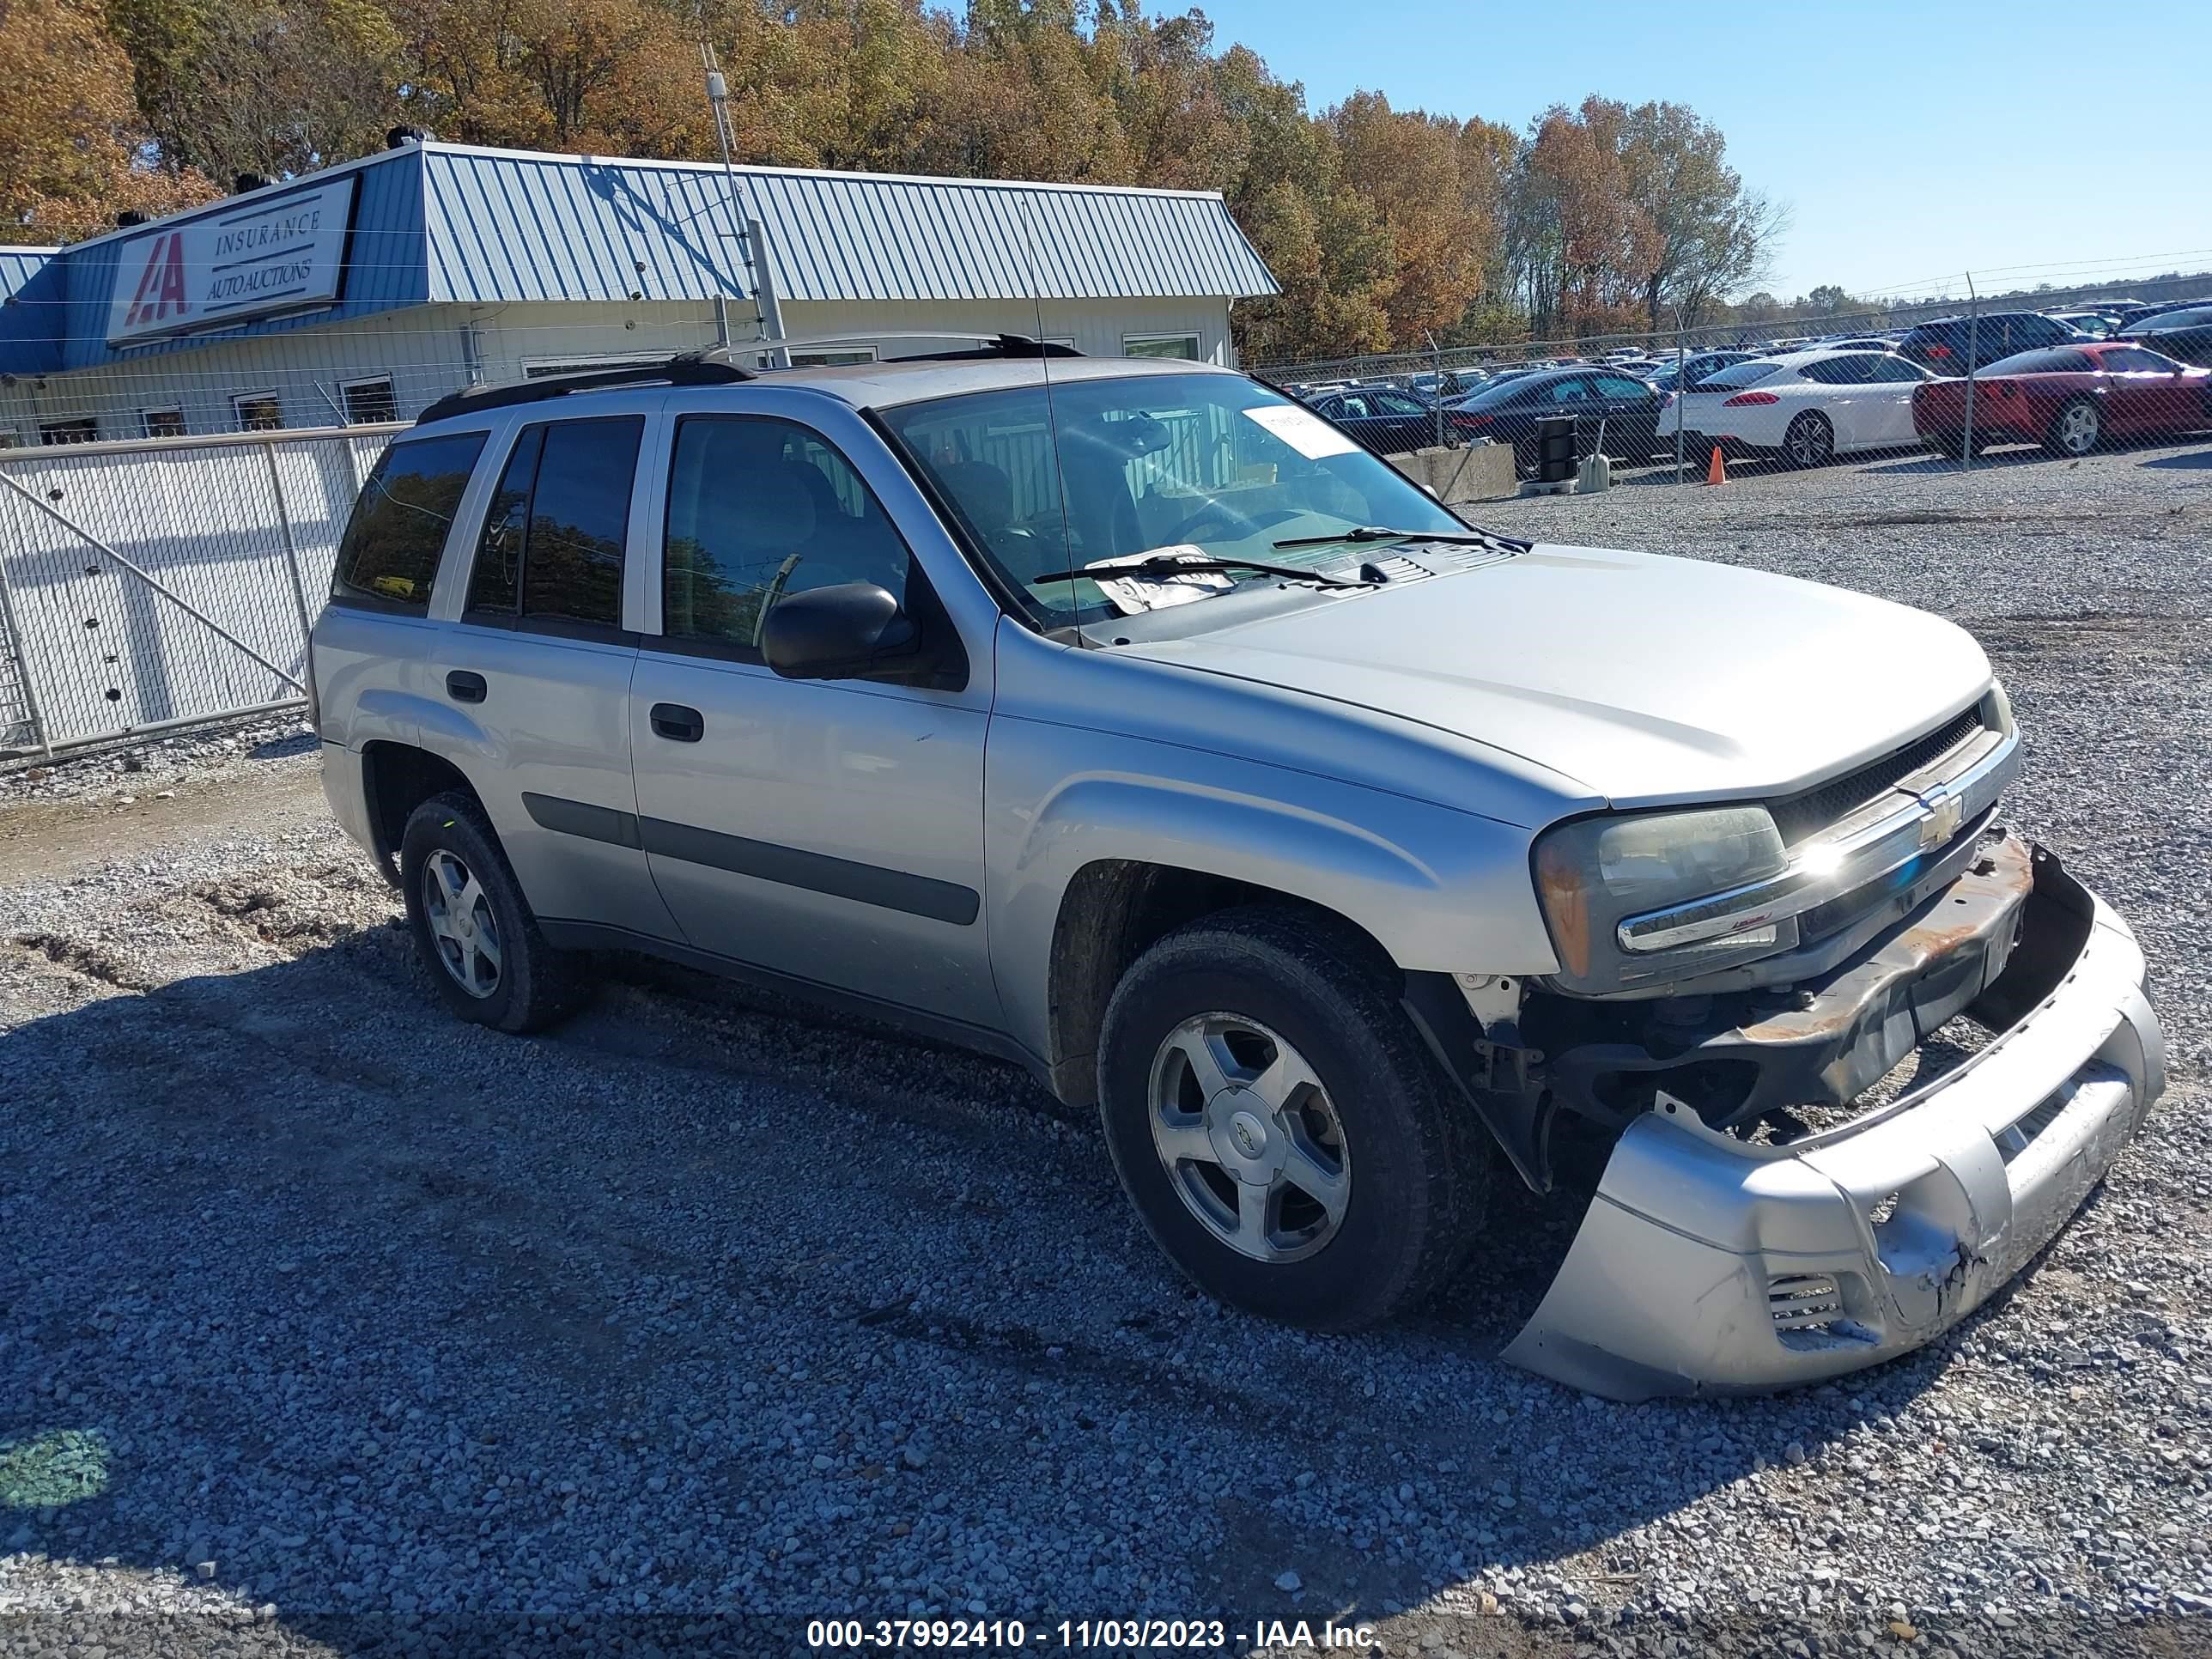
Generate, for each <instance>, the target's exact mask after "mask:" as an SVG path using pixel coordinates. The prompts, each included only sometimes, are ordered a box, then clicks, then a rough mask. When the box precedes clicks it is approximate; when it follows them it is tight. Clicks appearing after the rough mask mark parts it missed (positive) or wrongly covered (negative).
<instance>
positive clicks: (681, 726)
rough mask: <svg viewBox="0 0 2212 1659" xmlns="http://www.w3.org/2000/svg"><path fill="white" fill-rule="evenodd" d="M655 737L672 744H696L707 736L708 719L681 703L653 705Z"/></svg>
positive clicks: (658, 703)
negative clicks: (665, 739)
mask: <svg viewBox="0 0 2212 1659" xmlns="http://www.w3.org/2000/svg"><path fill="white" fill-rule="evenodd" d="M706 735H707V717H706V716H705V715H704V714H701V713H700V712H699V711H698V710H697V709H696V708H685V707H684V705H683V704H682V703H680V702H657V703H655V704H653V736H655V737H656V738H667V739H668V740H669V741H670V742H671V743H696V742H698V741H699V739H700V738H703V737H705V736H706Z"/></svg>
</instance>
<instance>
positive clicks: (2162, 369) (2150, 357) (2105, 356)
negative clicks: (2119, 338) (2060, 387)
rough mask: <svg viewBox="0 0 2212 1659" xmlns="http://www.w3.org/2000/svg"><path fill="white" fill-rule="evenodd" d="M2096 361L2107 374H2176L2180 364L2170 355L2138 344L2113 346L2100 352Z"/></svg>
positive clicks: (2179, 370)
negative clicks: (2144, 348)
mask: <svg viewBox="0 0 2212 1659" xmlns="http://www.w3.org/2000/svg"><path fill="white" fill-rule="evenodd" d="M2097 361H2098V363H2099V364H2100V367H2102V368H2103V369H2104V370H2105V372H2106V374H2179V373H2180V372H2181V365H2180V364H2179V363H2177V362H2174V361H2173V359H2172V358H2171V357H2161V356H2159V355H2158V353H2156V352H2155V351H2145V350H2143V349H2142V348H2141V347H2139V346H2115V347H2113V348H2112V349H2111V350H2109V351H2106V352H2104V353H2102V354H2100V356H2099V357H2098V359H2097Z"/></svg>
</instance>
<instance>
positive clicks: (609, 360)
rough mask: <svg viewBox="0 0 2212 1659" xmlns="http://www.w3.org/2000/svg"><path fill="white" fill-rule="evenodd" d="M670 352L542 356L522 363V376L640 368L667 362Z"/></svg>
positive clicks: (532, 378)
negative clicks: (628, 354)
mask: <svg viewBox="0 0 2212 1659" xmlns="http://www.w3.org/2000/svg"><path fill="white" fill-rule="evenodd" d="M668 358H669V354H668V353H667V352H665V351H661V352H647V353H645V354H643V355H639V354H636V353H632V354H631V355H630V356H626V357H623V356H617V357H541V358H538V360H537V361H535V362H525V363H524V364H523V365H522V378H523V379H524V380H544V379H545V378H546V377H547V376H549V375H553V374H598V373H599V371H600V370H601V369H607V368H641V367H643V366H644V365H645V364H647V363H665V362H667V361H668Z"/></svg>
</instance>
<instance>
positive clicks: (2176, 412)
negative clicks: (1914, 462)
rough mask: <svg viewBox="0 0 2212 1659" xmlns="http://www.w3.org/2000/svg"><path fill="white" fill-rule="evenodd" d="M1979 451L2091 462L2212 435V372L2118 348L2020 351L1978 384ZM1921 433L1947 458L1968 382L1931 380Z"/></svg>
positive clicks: (1920, 402)
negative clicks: (2129, 446) (2019, 450)
mask: <svg viewBox="0 0 2212 1659" xmlns="http://www.w3.org/2000/svg"><path fill="white" fill-rule="evenodd" d="M1973 384H1974V447H1975V448H1976V449H1980V448H1982V447H1984V446H1986V445H1989V444H2000V443H2024V444H2041V445H2042V446H2043V447H2045V449H2048V450H2050V451H2051V452H2052V453H2054V454H2060V455H2087V454H2088V453H2090V452H2091V451H2092V450H2093V449H2095V448H2097V447H2099V446H2100V444H2112V443H2117V442H2119V441H2123V440H2125V439H2130V438H2171V437H2175V436H2178V435H2180V434H2182V433H2185V432H2201V431H2203V430H2205V429H2206V428H2212V369H2204V368H2190V367H2189V366H2188V365H2186V364H2185V363H2178V362H2174V361H2173V359H2172V358H2171V357H2161V356H2159V354H2158V353H2157V352H2155V351H2147V350H2145V349H2143V348H2142V347H2141V346H2136V345H2126V344H2122V343H2101V344H2093V345H2078V346H2052V347H2049V348H2047V349H2044V350H2040V351H2022V352H2018V353H2015V355H2014V356H2009V357H2007V358H2004V359H2002V361H2000V362H1994V363H1991V364H1990V366H1989V367H1988V368H1984V369H1982V370H1981V371H1979V372H1978V374H1975V376H1974V382H1973ZM1912 425H1913V429H1914V430H1915V431H1917V433H1919V435H1921V436H1922V437H1923V438H1924V439H1926V440H1927V441H1929V443H1931V444H1933V445H1935V447H1936V448H1938V449H1940V450H1942V452H1943V453H1945V454H1947V455H1957V454H1958V453H1960V447H1961V445H1962V443H1963V441H1964V438H1965V435H1966V381H1965V380H1929V381H1926V382H1924V383H1923V384H1922V385H1921V386H1919V387H1917V389H1916V390H1915V391H1914V392H1913V394H1912Z"/></svg>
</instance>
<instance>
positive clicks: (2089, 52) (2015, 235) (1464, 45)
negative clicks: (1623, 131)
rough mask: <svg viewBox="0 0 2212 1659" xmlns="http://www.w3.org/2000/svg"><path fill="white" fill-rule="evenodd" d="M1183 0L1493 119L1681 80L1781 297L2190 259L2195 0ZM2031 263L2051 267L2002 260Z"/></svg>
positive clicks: (1272, 60) (1659, 89)
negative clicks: (1748, 198)
mask: <svg viewBox="0 0 2212 1659" xmlns="http://www.w3.org/2000/svg"><path fill="white" fill-rule="evenodd" d="M1154 3H1155V4H1156V5H1158V9H1161V10H1169V11H1171V10H1176V9H1180V7H1179V6H1178V5H1177V4H1176V3H1175V0H1154ZM1198 3H1199V4H1200V9H1203V10H1204V11H1205V12H1206V15H1208V16H1209V17H1211V18H1212V19H1213V21H1214V23H1215V26H1216V30H1217V33H1216V36H1215V44H1216V46H1226V45H1228V44H1229V43H1231V41H1242V42H1243V44H1245V45H1247V46H1250V47H1252V48H1253V50H1255V52H1259V54H1260V55H1261V57H1263V58H1266V59H1267V64H1268V66H1269V67H1270V68H1272V69H1273V70H1274V71H1275V73H1276V74H1278V75H1279V76H1283V77H1284V78H1285V79H1289V80H1297V81H1303V82H1304V83H1305V88H1306V95H1307V98H1308V100H1309V101H1310V103H1311V105H1312V106H1313V107H1314V108H1315V109H1316V110H1318V109H1320V108H1322V106H1325V105H1328V104H1330V103H1334V102H1335V101H1336V100H1339V99H1340V98H1342V97H1343V96H1344V95H1345V94H1346V93H1349V92H1352V91H1353V90H1355V89H1358V88H1370V89H1373V90H1377V91H1381V92H1384V93H1387V94H1389V98H1390V101H1391V103H1392V104H1393V105H1394V106H1397V107H1401V108H1412V107H1419V108H1425V109H1428V110H1431V111H1435V112H1443V113H1448V114H1450V115H1453V116H1457V117H1461V118H1465V117H1468V116H1471V115H1480V116H1483V117H1485V118H1488V119H1490V120H1493V121H1504V122H1505V123H1507V124H1509V125H1512V126H1514V127H1516V128H1520V127H1522V126H1524V125H1525V124H1526V123H1527V122H1528V119H1529V118H1530V117H1532V116H1534V115H1535V114H1537V113H1538V112H1540V111H1541V110H1543V109H1545V108H1546V107H1547V106H1550V105H1552V104H1554V103H1566V104H1575V103H1578V102H1580V101H1581V100H1582V99H1583V97H1584V96H1585V95H1587V94H1590V93H1593V92H1595V93H1599V94H1603V95H1604V96H1606V97H1608V98H1618V99H1620V100H1624V101H1625V102H1628V103H1641V102H1643V101H1644V100H1647V99H1668V100H1674V101H1675V102H1677V103H1685V104H1688V105H1689V106H1691V107H1692V108H1693V109H1695V110H1696V111H1697V112H1699V114H1700V115H1702V116H1704V117H1705V118H1706V119H1708V120H1710V121H1712V122H1713V123H1715V124H1716V125H1717V126H1719V128H1720V129H1721V131H1723V132H1724V133H1725V134H1727V136H1728V143H1729V160H1730V161H1732V162H1733V163H1734V165H1735V167H1736V170H1737V171H1738V172H1740V173H1742V174H1743V176H1744V179H1745V180H1746V181H1747V183H1749V184H1751V185H1754V186H1756V187H1758V188H1759V189H1761V190H1764V191H1766V192H1767V194H1769V195H1770V196H1772V197H1775V198H1777V199H1778V200H1780V201H1783V202H1785V203H1787V204H1789V205H1790V208H1791V210H1792V221H1793V222H1792V225H1791V228H1790V233H1789V234H1788V236H1787V238H1786V240H1784V243H1783V245H1782V246H1781V248H1780V250H1779V252H1778V257H1777V258H1776V260H1775V263H1774V267H1773V273H1772V277H1771V281H1770V282H1769V283H1767V284H1766V286H1768V287H1770V288H1771V289H1773V290H1774V291H1775V292H1776V293H1778V294H1779V295H1783V296H1784V298H1787V297H1789V296H1790V295H1796V294H1799V293H1802V292H1803V291H1805V290H1806V289H1809V288H1812V287H1813V286H1814V285H1815V284H1816V283H1841V284H1842V285H1843V286H1844V287H1845V288H1846V289H1850V290H1852V291H1853V292H1854V293H1862V294H1873V293H1875V292H1877V291H1880V292H1884V293H1888V294H1893V295H1896V294H1899V293H1900V291H1901V294H1902V295H1917V294H1921V293H1925V292H1929V291H1934V290H1940V289H1942V287H1944V286H1945V285H1946V284H1945V283H1944V282H1943V281H1942V280H1940V279H1941V278H1942V277H1943V276H1944V275H1945V274H1946V273H1956V272H1958V271H1960V270H1972V271H1973V272H1974V274H1975V280H1976V282H1977V283H1978V284H1980V285H1981V286H1982V287H1983V288H1984V290H1985V291H1986V290H1990V289H2002V288H2007V287H2013V286H2021V285H2032V284H2033V283H2036V282H2039V281H2048V282H2051V283H2053V284H2054V285H2055V286H2056V285H2063V284H2064V283H2068V282H2069V281H2072V282H2081V281H2087V280H2090V279H2091V278H2093V277H2101V276H2105V275H2106V274H2108V273H2109V274H2111V275H2113V276H2130V275H2136V276H2151V275H2155V274H2156V273H2157V272H2158V271H2160V270H2167V269H2174V268H2178V269H2181V270H2201V269H2205V268H2208V267H2212V107H2208V106H2212V94H2208V87H2212V81H2209V80H2208V76H2212V3H2204V0H2197V3H2196V4H2193V5H2190V4H2179V5H2174V4H2168V5H2145V4H2129V5H2123V6H2118V7H2115V8H2112V9H2105V8H2102V7H2100V6H2097V5H2093V4H2083V3H2080V0H2075V3H2071V4H2051V3H2044V0H2015V3H1995V0H1978V3H1973V4H1960V3H1956V0H1924V3H1922V4H1919V5H1905V4H1890V3H1865V0H1862V3H1858V4H1856V5H1850V6H1843V7H1825V6H1824V7H1820V8H1818V9H1813V8H1809V7H1796V6H1781V5H1775V6H1762V7H1758V8H1755V9H1753V10H1752V11H1746V10H1744V9H1741V8H1733V9H1731V8H1726V7H1708V6H1702V5H1699V4H1696V3H1694V0H1692V3H1689V4H1676V5H1655V4H1651V3H1649V0H1645V3H1641V4H1635V5H1617V4H1612V3H1588V4H1585V5H1583V6H1581V7H1579V8H1575V7H1567V6H1561V5H1553V4H1546V3H1541V0H1512V3H1490V0H1389V3H1383V4H1376V3H1367V4H1358V3H1350V0H1198ZM2106 30H2109V34H2100V32H2102V31H2106ZM2191 251H2193V253H2192V257H2188V258H2179V257H2178V258H2172V259H2166V258H2156V257H2154V256H2160V255H2169V254H2171V255H2177V256H2179V255H2182V254H2184V253H2185V252H2191ZM2036 266H2053V267H2065V268H2066V269H2065V270H2055V269H2054V270H2018V269H2001V268H2017V267H2036ZM2074 270H2080V271H2081V275H2079V276H2073V275H2069V272H2071V271H2074ZM1984 273H1987V274H1986V275H1985V274H1984ZM1929 278H1937V279H1939V280H1938V281H1936V282H1935V283H1929V282H1928V281H1926V280H1924V279H1929ZM1948 282H1949V285H1950V287H1951V291H1953V292H1962V291H1963V290H1961V289H1958V288H1957V287H1956V286H1955V284H1956V277H1955V275H1953V276H1950V277H1949V278H1948Z"/></svg>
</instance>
